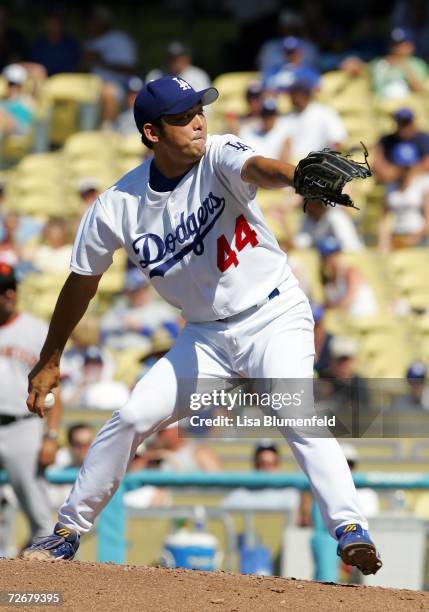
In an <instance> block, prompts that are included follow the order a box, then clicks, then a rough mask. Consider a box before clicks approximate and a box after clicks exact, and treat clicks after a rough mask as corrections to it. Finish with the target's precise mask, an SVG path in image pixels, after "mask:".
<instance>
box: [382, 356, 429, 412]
mask: <svg viewBox="0 0 429 612" xmlns="http://www.w3.org/2000/svg"><path fill="white" fill-rule="evenodd" d="M406 378H407V383H408V392H407V393H405V394H404V395H400V396H399V397H397V398H396V399H395V400H394V401H393V402H392V404H391V410H394V411H395V412H396V411H401V410H429V389H428V387H427V385H426V378H427V368H426V365H425V364H424V363H422V362H421V361H413V363H411V364H410V365H409V367H408V368H407V372H406Z"/></svg>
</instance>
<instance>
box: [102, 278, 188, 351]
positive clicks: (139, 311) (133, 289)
mask: <svg viewBox="0 0 429 612" xmlns="http://www.w3.org/2000/svg"><path fill="white" fill-rule="evenodd" d="M178 321H179V314H178V312H177V311H176V310H175V309H174V308H173V307H172V306H170V305H169V304H166V303H165V302H161V301H159V300H157V299H156V298H154V293H153V291H152V289H151V287H150V286H149V285H148V282H147V280H146V278H145V277H144V275H143V274H142V272H141V271H140V270H138V269H137V268H131V269H130V270H128V272H127V277H126V281H125V290H124V292H123V294H121V295H120V296H119V298H118V300H117V301H116V302H115V303H114V304H113V305H112V307H111V308H109V310H107V312H106V313H105V314H104V315H103V318H102V319H101V322H100V329H101V334H102V339H103V344H105V346H106V347H108V348H111V349H116V350H123V349H127V348H141V349H142V351H145V350H146V349H147V345H148V338H150V337H151V336H152V334H153V333H154V331H155V330H156V329H157V328H159V327H161V326H165V327H166V328H167V329H169V330H173V331H175V330H177V329H178Z"/></svg>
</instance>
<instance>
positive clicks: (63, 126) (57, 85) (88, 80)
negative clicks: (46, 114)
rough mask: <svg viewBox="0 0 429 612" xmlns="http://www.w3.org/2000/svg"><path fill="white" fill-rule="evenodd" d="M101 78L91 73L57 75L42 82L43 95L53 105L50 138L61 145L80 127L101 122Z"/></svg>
mask: <svg viewBox="0 0 429 612" xmlns="http://www.w3.org/2000/svg"><path fill="white" fill-rule="evenodd" d="M101 89H102V81H101V79H100V78H99V77H98V76H96V75H92V74H72V73H64V74H56V75H54V76H52V77H49V78H48V79H47V80H46V82H45V83H44V85H43V88H42V92H41V96H42V98H43V100H44V101H46V103H47V104H48V105H50V107H51V120H50V123H51V126H50V132H51V134H50V140H51V142H52V143H53V144H57V145H61V144H63V143H64V141H65V140H66V138H67V137H68V136H69V135H70V134H73V133H74V132H77V131H78V130H80V129H81V130H88V129H93V128H94V127H95V126H96V123H97V121H98V114H99V111H98V106H99V101H100V96H101Z"/></svg>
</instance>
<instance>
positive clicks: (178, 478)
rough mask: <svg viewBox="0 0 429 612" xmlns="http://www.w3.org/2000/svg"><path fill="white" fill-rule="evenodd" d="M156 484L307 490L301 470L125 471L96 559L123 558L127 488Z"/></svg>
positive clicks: (418, 478)
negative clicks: (124, 500) (289, 471)
mask: <svg viewBox="0 0 429 612" xmlns="http://www.w3.org/2000/svg"><path fill="white" fill-rule="evenodd" d="M77 473H78V471H77V469H74V468H68V469H63V470H54V469H51V470H48V471H47V473H46V478H47V480H48V481H49V482H52V483H54V484H71V483H73V482H74V481H75V479H76V476H77ZM353 479H354V482H355V485H356V486H357V487H371V488H373V489H384V490H388V489H398V488H400V489H429V474H422V473H414V472H408V473H406V472H404V473H401V472H395V473H385V472H371V473H367V474H364V473H355V474H353ZM5 482H7V474H6V472H5V471H0V484H2V483H5ZM149 484H150V485H154V486H158V487H178V488H184V487H187V488H189V487H197V488H202V489H207V488H212V489H213V488H214V489H231V488H236V487H244V488H248V489H263V488H266V487H270V488H286V487H292V488H296V489H299V490H302V491H303V490H308V489H309V482H308V480H307V478H306V476H304V475H303V474H301V473H286V472H285V473H266V472H265V473H262V472H216V473H208V472H185V473H174V472H159V471H156V470H142V471H140V472H133V473H130V474H127V475H126V476H125V478H124V480H123V481H122V483H121V485H120V487H119V488H118V490H117V492H116V493H115V495H114V496H113V497H112V499H111V500H110V502H109V503H108V504H107V506H106V507H105V508H104V510H103V511H102V512H101V514H100V516H99V518H98V521H97V525H96V530H97V532H96V533H97V560H98V561H100V562H108V561H111V562H115V563H125V562H126V535H125V534H126V521H127V512H126V509H125V506H124V503H123V495H124V493H125V492H126V491H130V490H133V489H136V488H138V487H142V486H144V485H149Z"/></svg>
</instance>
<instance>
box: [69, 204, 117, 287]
mask: <svg viewBox="0 0 429 612" xmlns="http://www.w3.org/2000/svg"><path fill="white" fill-rule="evenodd" d="M112 227H113V223H112V222H111V220H110V218H109V215H108V211H107V210H106V208H105V206H104V205H103V203H102V202H101V200H100V199H98V200H96V201H95V202H94V204H93V205H92V206H91V208H89V209H88V210H87V211H86V213H85V214H84V216H83V217H82V219H81V222H80V225H79V229H78V231H77V234H76V239H75V241H74V245H73V252H72V258H71V264H70V269H71V270H72V272H76V273H77V274H86V275H88V276H90V275H95V274H103V272H105V271H106V270H107V268H108V267H109V266H110V264H111V263H112V259H113V253H114V252H115V251H116V250H117V249H119V248H120V247H121V246H122V245H121V243H120V241H119V239H118V237H117V236H116V235H115V234H114V232H113V231H112V229H111V228H112Z"/></svg>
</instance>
